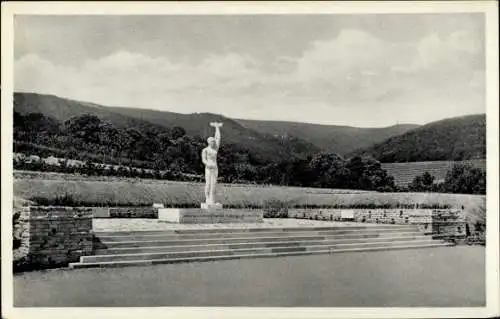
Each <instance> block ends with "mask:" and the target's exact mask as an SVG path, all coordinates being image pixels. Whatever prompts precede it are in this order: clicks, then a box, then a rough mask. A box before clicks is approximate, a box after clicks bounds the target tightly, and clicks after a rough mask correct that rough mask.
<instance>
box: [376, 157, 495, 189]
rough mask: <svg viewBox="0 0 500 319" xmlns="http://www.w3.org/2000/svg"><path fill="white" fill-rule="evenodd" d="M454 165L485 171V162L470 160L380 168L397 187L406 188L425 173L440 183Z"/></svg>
mask: <svg viewBox="0 0 500 319" xmlns="http://www.w3.org/2000/svg"><path fill="white" fill-rule="evenodd" d="M455 164H470V165H472V166H473V167H477V168H480V169H484V170H486V160H484V159H479V160H470V161H462V162H460V161H459V162H454V161H434V162H412V163H382V168H383V169H385V170H386V171H387V173H388V174H389V175H391V176H394V182H395V183H396V185H398V186H408V184H409V183H411V182H412V181H413V179H414V178H415V177H416V176H418V175H422V174H423V173H425V172H429V174H431V175H433V176H434V177H435V178H436V181H442V180H444V178H445V177H446V173H447V172H448V171H449V170H451V169H452V168H453V165H455Z"/></svg>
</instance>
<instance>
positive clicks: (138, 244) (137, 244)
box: [102, 232, 421, 248]
mask: <svg viewBox="0 0 500 319" xmlns="http://www.w3.org/2000/svg"><path fill="white" fill-rule="evenodd" d="M413 233H415V232H413ZM392 234H397V233H392ZM399 234H401V233H399ZM420 234H421V233H420ZM285 235H287V234H281V235H280V236H264V237H236V238H226V237H222V238H201V239H199V238H198V239H173V240H135V241H127V242H102V244H103V245H104V246H106V248H127V247H128V248H131V247H148V246H149V247H151V246H179V245H205V244H235V243H252V242H279V241H300V240H330V239H338V238H341V237H339V236H343V238H353V239H354V238H378V237H388V236H390V235H391V233H390V232H382V233H359V234H357V233H353V234H350V237H347V236H349V235H348V234H341V235H316V234H314V233H313V234H301V235H300V236H297V235H295V236H285Z"/></svg>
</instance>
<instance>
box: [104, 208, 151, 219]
mask: <svg viewBox="0 0 500 319" xmlns="http://www.w3.org/2000/svg"><path fill="white" fill-rule="evenodd" d="M109 218H153V219H157V218H158V208H157V207H110V208H109Z"/></svg>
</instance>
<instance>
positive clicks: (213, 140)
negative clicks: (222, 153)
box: [207, 136, 217, 148]
mask: <svg viewBox="0 0 500 319" xmlns="http://www.w3.org/2000/svg"><path fill="white" fill-rule="evenodd" d="M207 143H208V146H210V147H211V148H215V147H216V146H217V145H216V144H215V138H214V137H212V136H211V137H209V138H207Z"/></svg>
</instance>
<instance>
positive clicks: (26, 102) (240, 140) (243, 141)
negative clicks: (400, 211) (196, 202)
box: [14, 93, 319, 161]
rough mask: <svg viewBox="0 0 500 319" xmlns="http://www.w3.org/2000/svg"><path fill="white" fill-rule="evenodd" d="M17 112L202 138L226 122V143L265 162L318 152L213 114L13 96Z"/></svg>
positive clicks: (293, 139)
mask: <svg viewBox="0 0 500 319" xmlns="http://www.w3.org/2000/svg"><path fill="white" fill-rule="evenodd" d="M14 111H15V112H17V113H19V114H21V115H27V114H32V113H40V114H43V115H44V116H46V117H48V118H53V119H55V120H57V121H59V122H64V121H66V120H68V119H70V118H71V117H74V116H78V115H82V114H93V115H96V116H98V117H99V118H101V119H103V120H107V121H110V122H111V123H113V124H114V125H115V126H117V127H120V128H129V127H137V126H141V127H143V126H160V127H164V128H172V127H176V126H178V127H182V128H184V129H185V130H186V133H187V134H188V135H192V136H195V135H198V136H201V137H203V138H205V137H208V136H209V134H213V129H212V128H211V127H209V126H208V123H209V122H214V121H221V122H224V128H223V140H224V141H226V142H228V143H232V144H237V145H238V146H240V147H244V148H247V149H248V150H249V151H251V152H252V153H255V154H258V155H259V156H260V157H261V158H263V159H265V160H271V161H274V160H279V159H280V158H282V157H288V156H298V157H302V156H306V155H310V154H314V153H316V152H318V151H319V149H318V148H317V147H315V146H314V145H312V144H311V143H308V142H306V141H303V140H301V139H300V138H297V137H294V136H289V137H288V138H286V139H282V138H276V137H274V136H271V135H268V134H261V133H258V132H256V131H253V130H252V129H249V128H246V127H243V126H242V125H241V124H239V123H238V122H236V121H234V120H232V119H229V118H226V117H223V116H221V115H216V114H210V113H199V114H179V113H172V112H162V111H153V110H146V109H136V108H123V107H106V106H102V105H98V104H94V103H88V102H80V101H74V100H69V99H64V98H60V97H57V96H53V95H44V94H36V93H14Z"/></svg>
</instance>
